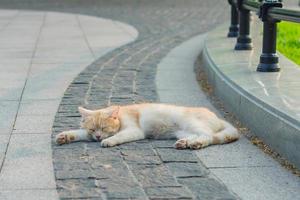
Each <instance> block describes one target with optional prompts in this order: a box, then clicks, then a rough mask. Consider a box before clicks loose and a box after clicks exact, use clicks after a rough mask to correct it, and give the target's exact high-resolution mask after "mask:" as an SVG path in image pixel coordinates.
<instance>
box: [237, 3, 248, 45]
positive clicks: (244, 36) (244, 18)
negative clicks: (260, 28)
mask: <svg viewBox="0 0 300 200" xmlns="http://www.w3.org/2000/svg"><path fill="white" fill-rule="evenodd" d="M238 9H239V16H240V17H239V22H240V26H239V29H240V30H239V36H238V38H237V43H236V45H235V47H234V49H235V50H251V49H252V40H251V37H250V11H249V10H246V9H244V8H243V0H238Z"/></svg>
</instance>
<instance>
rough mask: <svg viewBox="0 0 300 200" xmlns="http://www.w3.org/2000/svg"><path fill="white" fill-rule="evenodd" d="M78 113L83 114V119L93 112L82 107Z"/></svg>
mask: <svg viewBox="0 0 300 200" xmlns="http://www.w3.org/2000/svg"><path fill="white" fill-rule="evenodd" d="M78 111H79V113H80V114H81V116H82V117H86V116H89V115H91V114H92V113H93V111H92V110H88V109H85V108H83V107H81V106H79V107H78Z"/></svg>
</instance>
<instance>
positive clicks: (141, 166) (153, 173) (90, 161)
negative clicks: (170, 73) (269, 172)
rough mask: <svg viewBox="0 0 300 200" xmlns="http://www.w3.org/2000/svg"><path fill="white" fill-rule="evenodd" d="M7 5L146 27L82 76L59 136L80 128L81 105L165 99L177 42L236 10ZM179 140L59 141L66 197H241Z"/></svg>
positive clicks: (113, 0)
mask: <svg viewBox="0 0 300 200" xmlns="http://www.w3.org/2000/svg"><path fill="white" fill-rule="evenodd" d="M29 2H30V4H28V3H29ZM0 6H1V7H2V8H18V9H22V8H24V9H38V10H55V11H62V12H75V13H81V14H89V15H95V16H100V17H104V18H110V19H114V20H119V21H123V22H125V23H129V24H131V25H133V26H134V27H136V28H137V29H138V31H139V34H140V35H139V38H138V39H137V40H136V41H135V42H133V43H131V44H129V45H126V46H124V47H121V48H119V49H117V50H115V51H113V52H111V53H108V54H106V55H105V56H104V57H101V58H100V59H99V60H97V61H96V62H94V63H93V64H91V65H90V66H88V67H87V68H86V69H85V70H84V71H83V72H82V73H80V74H79V75H78V77H77V78H75V79H74V81H73V82H72V84H71V85H70V86H69V88H68V89H67V91H66V92H65V95H64V97H63V99H62V101H61V105H60V107H59V110H58V112H57V115H56V118H55V122H54V126H53V136H54V135H55V134H57V133H58V132H60V131H62V130H67V129H73V128H78V127H79V120H80V116H79V114H78V112H77V107H78V106H79V105H84V106H86V107H88V108H99V107H103V106H106V105H109V104H128V103H135V102H144V101H146V102H149V101H150V102H151V101H157V96H156V91H155V73H156V65H157V64H158V63H159V62H160V61H161V59H162V58H163V57H164V56H165V55H166V54H167V53H168V52H169V51H170V50H171V49H172V48H174V47H175V46H176V45H178V44H180V43H181V42H183V41H185V40H187V39H188V38H190V37H192V36H193V35H196V34H200V33H203V32H206V31H208V30H210V29H211V28H213V27H215V26H216V25H217V24H219V23H220V22H223V21H224V20H226V19H227V18H228V14H227V13H228V11H229V9H228V6H227V2H226V1H218V0H206V1H198V0H185V1H182V0H165V1H161V0H157V1H156V0H152V1H146V0H109V1H108V0H106V1H105V0H98V1H96V0H94V1H92V0H77V1H67V0H59V1H54V0H48V1H45V0H31V1H29V0H22V1H21V0H19V1H16V0H13V1H12V0H9V1H8V0H7V1H3V0H2V1H0ZM224 8H225V9H224ZM174 87H176V86H174ZM173 143H174V141H168V140H167V141H163V140H161V141H155V140H143V141H138V142H133V143H129V144H124V145H120V146H118V147H114V148H107V149H106V148H101V147H100V144H99V143H96V142H95V143H92V142H90V143H85V142H79V143H73V144H69V145H64V146H56V145H55V144H53V146H52V148H53V159H54V168H55V176H56V181H57V182H56V183H57V190H58V193H59V195H60V198H61V199H210V200H211V199H237V197H236V196H235V195H234V194H232V193H231V192H230V191H228V189H227V188H226V187H225V186H224V185H223V184H222V183H220V182H219V181H218V180H216V179H215V178H213V177H212V176H211V175H210V172H209V171H208V170H207V169H206V168H205V166H204V165H203V164H202V163H201V161H200V160H199V159H198V158H197V157H196V156H195V154H194V153H193V152H192V151H189V150H181V151H179V150H175V149H173Z"/></svg>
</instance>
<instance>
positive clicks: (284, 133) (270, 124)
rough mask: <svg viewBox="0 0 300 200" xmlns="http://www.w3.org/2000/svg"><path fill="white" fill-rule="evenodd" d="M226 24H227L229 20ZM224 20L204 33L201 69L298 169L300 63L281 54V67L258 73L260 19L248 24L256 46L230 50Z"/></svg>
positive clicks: (257, 131)
mask: <svg viewBox="0 0 300 200" xmlns="http://www.w3.org/2000/svg"><path fill="white" fill-rule="evenodd" d="M228 24H229V23H228ZM228 24H224V25H223V26H220V27H219V28H217V29H215V30H213V31H212V32H210V33H209V34H208V37H207V38H206V40H205V45H204V50H203V55H202V57H203V68H204V71H205V72H206V74H207V77H208V80H209V82H210V83H211V84H212V85H213V88H214V90H213V91H214V93H215V95H217V96H218V97H219V98H220V99H221V100H222V101H223V102H224V104H225V106H226V107H227V109H228V110H229V111H231V112H233V113H235V114H236V116H237V117H238V118H239V119H240V121H241V122H242V123H244V124H245V125H246V126H248V127H249V128H250V129H251V130H252V131H253V132H254V133H255V134H256V135H257V136H258V137H260V138H261V139H262V140H263V141H264V142H265V143H266V144H268V145H270V147H271V148H273V149H274V150H275V151H277V152H278V153H280V154H281V155H283V156H284V157H286V158H287V159H288V160H289V161H290V162H292V163H293V164H295V165H296V166H297V167H298V168H300V154H299V151H300V109H299V108H300V92H298V91H299V88H300V79H299V77H300V68H299V67H297V65H296V64H295V63H293V62H291V61H290V60H288V59H287V58H286V57H284V56H282V55H280V54H279V57H280V66H281V72H278V73H261V72H256V66H257V64H258V62H259V56H260V52H261V45H262V42H261V40H262V28H261V25H262V24H261V23H260V22H258V21H256V20H253V21H252V23H251V31H252V33H251V34H252V39H253V43H254V49H253V50H252V51H234V50H233V47H234V45H235V41H236V39H235V38H227V37H226V34H227V31H228Z"/></svg>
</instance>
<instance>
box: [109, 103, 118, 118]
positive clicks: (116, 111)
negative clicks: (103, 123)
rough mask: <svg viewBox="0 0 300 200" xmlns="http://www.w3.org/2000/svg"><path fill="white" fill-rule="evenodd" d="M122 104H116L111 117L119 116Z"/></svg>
mask: <svg viewBox="0 0 300 200" xmlns="http://www.w3.org/2000/svg"><path fill="white" fill-rule="evenodd" d="M119 111H120V106H114V107H113V110H112V111H111V113H110V117H112V118H114V119H117V118H118V116H119Z"/></svg>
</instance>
